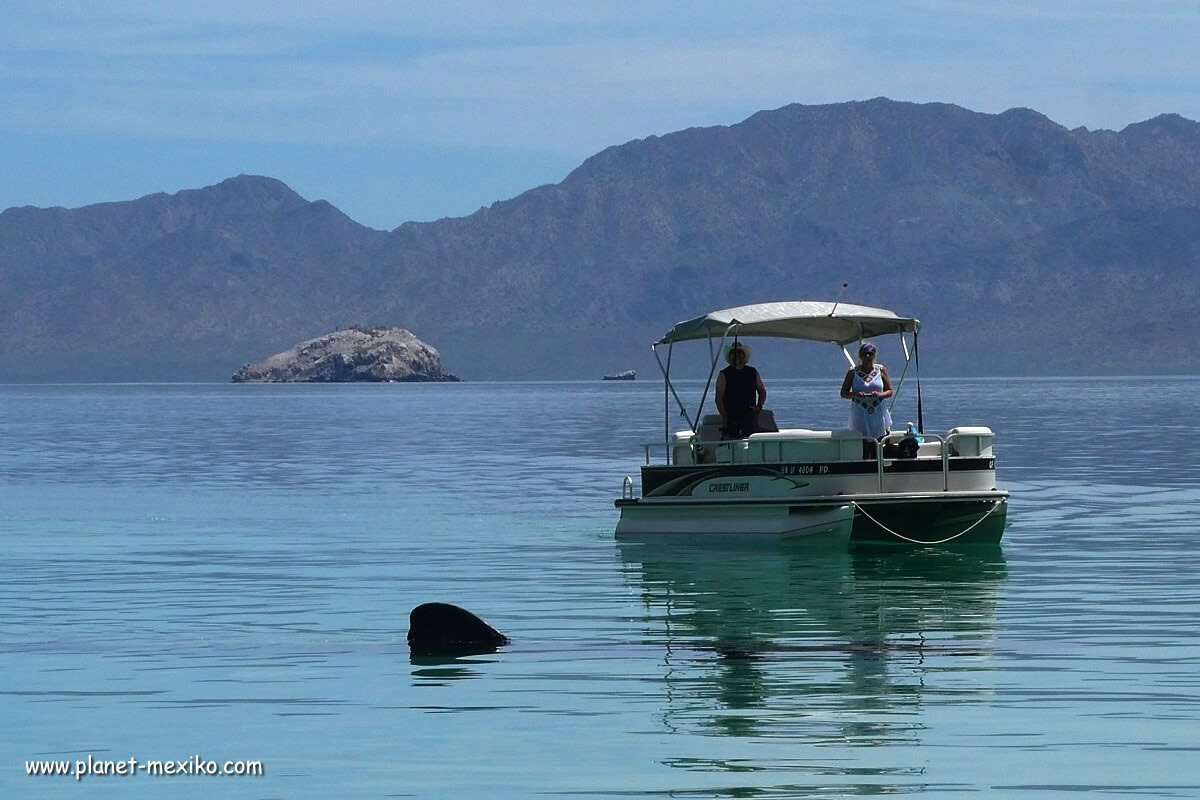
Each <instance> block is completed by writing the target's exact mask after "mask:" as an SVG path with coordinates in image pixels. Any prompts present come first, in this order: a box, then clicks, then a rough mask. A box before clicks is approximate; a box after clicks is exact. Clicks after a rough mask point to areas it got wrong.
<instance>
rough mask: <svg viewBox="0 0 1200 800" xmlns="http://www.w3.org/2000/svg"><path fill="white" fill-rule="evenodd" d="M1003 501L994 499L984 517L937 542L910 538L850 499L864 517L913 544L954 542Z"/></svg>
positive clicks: (983, 518)
mask: <svg viewBox="0 0 1200 800" xmlns="http://www.w3.org/2000/svg"><path fill="white" fill-rule="evenodd" d="M1003 502H1004V501H1003V500H996V501H994V502H993V503H992V507H991V508H989V509H988V510H987V513H986V514H984V515H983V516H982V517H980V518H979V519H977V520H975V521H974V522H972V523H971V524H970V525H968V526H967V528H966V529H965V530H962V531H959V532H958V533H956V534H954V535H953V536H950V537H947V538H945V539H940V540H938V541H936V542H927V541H924V540H922V539H910V538H908V537H907V536H905V535H903V534H900V533H896V532H895V531H894V530H892V529H891V528H889V527H888V526H887V525H884V524H883V523H882V522H880V521H879V520H877V519H875V518H874V517H872V516H871V515H870V514H868V513H867V510H866V509H865V508H863V507H862V506H861V505H859V504H858V503H857V502H856V501H854V500H851V501H850V505H852V506H854V507H855V508H857V509H858V510H859V511H861V512H862V515H863V516H864V517H866V518H867V519H869V520H871V522H874V523H875V524H876V525H878V526H879V527H880V528H883V529H884V530H885V531H887V532H888V533H890V534H891V535H892V536H895V537H896V538H897V539H903V540H904V541H906V542H912V543H913V544H945V543H946V542H952V541H954V540H955V539H957V538H959V537H960V536H966V535H967V534H968V533H970V532H971V531H973V530H974V529H975V526H976V525H978V524H979V523H981V522H983V521H984V520H985V519H987V518H988V517H990V516H991V514H992V512H993V511H995V510H996V509H997V508H999V507H1000V504H1001V503H1003Z"/></svg>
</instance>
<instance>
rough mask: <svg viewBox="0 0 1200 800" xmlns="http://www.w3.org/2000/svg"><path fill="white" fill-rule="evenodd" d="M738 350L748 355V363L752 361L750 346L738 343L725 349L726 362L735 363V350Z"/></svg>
mask: <svg viewBox="0 0 1200 800" xmlns="http://www.w3.org/2000/svg"><path fill="white" fill-rule="evenodd" d="M735 347H736V348H737V349H739V350H741V351H742V352H743V353H745V354H746V361H747V362H749V361H750V345H748V344H746V343H745V342H742V341H738V342H734V343H733V344H731V345H727V346H726V347H725V360H726V361H727V362H729V363H730V364H732V363H733V348H735Z"/></svg>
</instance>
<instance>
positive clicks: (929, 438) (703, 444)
mask: <svg viewBox="0 0 1200 800" xmlns="http://www.w3.org/2000/svg"><path fill="white" fill-rule="evenodd" d="M910 435H912V434H909V433H906V432H903V431H898V432H895V433H892V434H889V435H888V436H886V437H884V440H883V441H882V442H880V443H878V444H877V445H876V447H875V455H874V457H873V458H861V459H837V460H850V461H874V462H875V474H876V480H877V482H878V485H879V491H881V492H882V491H883V479H884V467H885V466H886V465H887V464H890V463H893V462H897V461H909V460H927V459H929V458H931V456H921V455H920V454H919V453H918V455H917V456H916V457H915V458H913V459H902V458H896V457H892V458H888V457H887V456H886V455H885V454H884V452H883V446H882V445H884V444H894V443H895V442H897V441H899V440H901V439H904V438H906V437H907V436H910ZM917 436H918V437H919V441H920V442H922V443H933V442H936V443H937V445H938V448H937V449H938V454H939V455H938V458H940V460H941V462H942V470H941V471H942V490H943V491H949V489H950V458H951V455H950V447H949V446H948V442H949V437H948V436H942V435H940V434H936V433H920V434H917ZM889 439H890V440H891V441H888V440H889ZM785 441H786V440H785ZM855 441H864V442H869V441H870V440H869V439H867V438H866V437H864V438H863V439H861V440H855ZM753 443H754V440H753V439H695V438H692V439H688V440H684V441H674V442H645V443H643V444H642V449H643V451H644V454H645V464H646V466H650V465H651V464H652V459H653V453H654V452H656V451H657V449H658V448H662V449H663V463H664V464H665V465H666V466H671V465H672V464H673V463H674V452H675V449H676V448H679V447H685V448H687V449H688V450H689V451H690V452H692V453H693V458H695V455H694V454H697V453H705V454H706V455H708V454H711V458H712V459H713V460H712V462H708V461H700V462H693V463H700V464H704V463H714V464H716V463H720V464H725V463H738V462H736V461H735V459H734V456H733V450H734V449H735V448H738V449H742V450H748V449H749V448H750V445H751V444H753ZM722 449H725V450H727V451H729V455H728V458H727V459H725V460H722V459H721V458H720V455H719V453H720V450H722ZM818 461H819V460H818V459H814V460H813V462H814V463H817V462H818ZM741 463H754V462H753V461H749V462H747V461H743V462H741Z"/></svg>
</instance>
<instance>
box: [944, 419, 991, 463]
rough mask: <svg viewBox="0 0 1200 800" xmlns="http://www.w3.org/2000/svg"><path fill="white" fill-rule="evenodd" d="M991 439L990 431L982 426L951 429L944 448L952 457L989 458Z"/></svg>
mask: <svg viewBox="0 0 1200 800" xmlns="http://www.w3.org/2000/svg"><path fill="white" fill-rule="evenodd" d="M993 437H994V434H993V433H992V429H991V428H986V427H984V426H982V425H972V426H963V427H958V428H951V429H950V433H949V434H948V435H947V436H946V446H947V447H949V448H950V455H952V456H965V457H968V458H979V457H983V458H991V456H992V438H993Z"/></svg>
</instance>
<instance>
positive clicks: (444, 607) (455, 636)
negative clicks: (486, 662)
mask: <svg viewBox="0 0 1200 800" xmlns="http://www.w3.org/2000/svg"><path fill="white" fill-rule="evenodd" d="M508 643H509V641H508V637H507V636H505V635H504V634H502V633H500V631H498V630H496V629H495V628H493V627H492V626H491V625H488V624H487V623H486V622H484V621H483V620H481V619H480V618H479V617H477V616H475V615H474V614H472V613H471V612H470V611H467V610H466V609H465V608H459V607H458V606H453V605H450V604H449V603H422V604H421V605H419V606H417V607H416V608H414V609H413V610H412V611H411V612H409V615H408V647H409V649H410V650H411V651H412V652H413V653H414V654H416V655H430V656H443V655H444V656H460V655H461V656H467V655H480V654H483V653H494V652H496V648H498V647H501V646H503V645H506V644H508Z"/></svg>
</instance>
